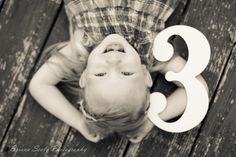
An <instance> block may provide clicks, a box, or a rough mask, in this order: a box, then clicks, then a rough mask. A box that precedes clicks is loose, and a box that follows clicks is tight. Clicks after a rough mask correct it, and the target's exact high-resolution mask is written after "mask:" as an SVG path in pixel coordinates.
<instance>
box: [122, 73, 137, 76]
mask: <svg viewBox="0 0 236 157" xmlns="http://www.w3.org/2000/svg"><path fill="white" fill-rule="evenodd" d="M121 73H122V74H123V75H125V76H130V75H133V74H134V73H132V72H121Z"/></svg>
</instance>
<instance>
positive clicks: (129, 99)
mask: <svg viewBox="0 0 236 157" xmlns="http://www.w3.org/2000/svg"><path fill="white" fill-rule="evenodd" d="M171 3H172V4H170V2H169V1H167V2H165V3H164V2H161V1H158V0H148V1H145V0H143V1H142V0H137V1H135V0H128V1H122V0H116V1H115V0H114V1H112V0H65V6H66V12H67V15H68V18H69V21H70V37H71V39H70V41H69V42H66V43H64V44H63V43H62V44H57V45H56V46H55V47H56V48H53V51H54V53H53V55H52V56H51V57H50V58H49V59H48V61H47V62H46V63H44V64H43V65H42V66H41V68H40V69H39V70H38V71H37V72H36V74H35V75H34V76H33V78H32V80H31V82H30V86H29V89H30V92H31V94H32V95H33V97H34V98H35V99H36V100H37V101H38V102H39V104H41V105H42V106H43V107H44V108H45V109H46V110H47V111H49V112H50V113H52V114H53V115H55V116H56V117H58V118H59V119H61V120H63V121H64V122H66V123H67V124H69V125H70V126H72V127H74V128H76V129H77V130H78V131H79V132H80V133H81V134H82V135H83V136H84V137H85V138H86V139H88V140H90V141H92V142H98V141H99V140H100V139H102V138H104V137H106V136H107V135H109V134H111V133H113V132H118V133H120V134H122V135H125V136H126V137H128V138H129V140H130V141H131V142H133V143H137V142H140V141H141V140H142V139H143V138H144V137H145V136H146V134H147V133H148V132H149V131H150V130H151V128H152V127H153V124H152V123H151V122H150V121H149V119H148V118H147V110H148V108H149V97H150V92H149V88H150V87H151V86H152V79H151V76H150V73H149V71H150V72H152V71H160V72H161V73H166V72H167V71H170V70H172V71H176V72H177V71H179V70H180V69H181V68H182V67H183V66H184V64H185V61H184V60H183V59H182V58H181V57H179V56H175V57H173V58H172V59H171V60H170V61H168V62H165V63H159V62H158V63H157V62H155V60H154V59H153V57H152V51H151V48H152V42H153V40H154V37H155V36H156V34H157V33H158V32H160V31H161V30H162V29H163V28H164V22H165V21H166V19H167V18H168V16H169V15H170V14H171V12H173V8H172V7H171V6H173V7H175V5H176V3H173V1H172V2H171ZM169 5H170V6H169ZM63 80H66V82H72V86H70V89H71V90H72V91H74V92H75V93H76V94H77V95H78V97H79V102H80V108H79V110H77V109H76V108H75V107H74V106H73V105H72V104H71V103H70V102H69V101H68V100H67V99H66V98H65V97H64V95H63V94H62V93H61V92H60V91H59V90H58V89H57V88H56V86H55V85H56V84H57V83H59V82H60V81H63ZM199 80H200V81H201V82H202V83H204V84H205V81H204V79H203V78H202V77H201V76H199ZM74 82H75V84H73V83H74ZM177 84H178V83H177ZM206 88H207V86H206ZM185 105H186V94H185V91H184V89H183V88H181V85H180V88H178V89H177V90H176V91H175V92H174V93H173V94H172V95H170V96H169V97H168V105H167V107H166V109H165V110H164V111H163V112H162V113H160V117H161V118H162V119H163V120H168V119H171V118H174V117H176V116H178V115H180V114H181V113H182V112H183V111H184V109H185Z"/></svg>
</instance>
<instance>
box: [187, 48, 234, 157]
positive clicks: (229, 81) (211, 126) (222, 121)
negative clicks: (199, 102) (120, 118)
mask: <svg viewBox="0 0 236 157" xmlns="http://www.w3.org/2000/svg"><path fill="white" fill-rule="evenodd" d="M235 61H236V47H235V48H234V52H233V54H232V56H231V58H230V60H229V62H228V64H227V68H226V71H225V74H224V76H223V79H222V81H221V83H220V86H219V90H218V92H217V94H216V97H215V99H214V103H213V105H212V107H211V109H210V111H209V113H208V117H207V118H206V120H205V122H204V124H203V127H202V129H201V132H200V135H199V137H198V139H197V142H196V144H195V146H194V149H193V152H192V155H191V156H194V157H197V156H202V155H203V156H214V157H221V156H224V157H235V156H236V118H235V115H236V100H235V98H236V92H235V91H236V81H235V78H236V68H235Z"/></svg>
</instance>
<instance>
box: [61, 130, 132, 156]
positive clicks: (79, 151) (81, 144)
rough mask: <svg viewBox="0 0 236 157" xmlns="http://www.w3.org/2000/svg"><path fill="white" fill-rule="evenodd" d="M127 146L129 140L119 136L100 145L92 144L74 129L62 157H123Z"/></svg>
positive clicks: (111, 137)
mask: <svg viewBox="0 0 236 157" xmlns="http://www.w3.org/2000/svg"><path fill="white" fill-rule="evenodd" d="M127 144H128V140H127V139H125V138H121V137H120V136H118V135H117V136H115V135H112V136H110V137H108V138H106V139H104V140H102V141H100V142H98V143H91V142H89V141H87V140H85V139H84V138H83V137H81V135H80V134H79V133H78V132H77V131H75V130H74V129H73V130H71V132H70V134H69V135H68V138H67V140H66V142H65V145H64V147H63V148H62V153H61V154H60V157H61V156H63V157H67V156H70V157H77V156H79V157H89V156H94V157H123V154H124V151H125V148H126V147H127ZM73 150H74V151H73Z"/></svg>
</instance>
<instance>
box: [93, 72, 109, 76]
mask: <svg viewBox="0 0 236 157" xmlns="http://www.w3.org/2000/svg"><path fill="white" fill-rule="evenodd" d="M106 74H107V73H97V74H94V75H95V76H98V77H102V76H105V75H106Z"/></svg>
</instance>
